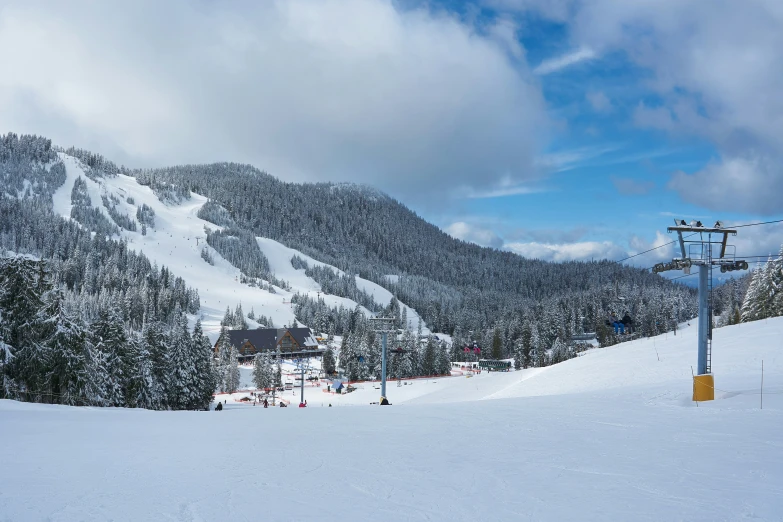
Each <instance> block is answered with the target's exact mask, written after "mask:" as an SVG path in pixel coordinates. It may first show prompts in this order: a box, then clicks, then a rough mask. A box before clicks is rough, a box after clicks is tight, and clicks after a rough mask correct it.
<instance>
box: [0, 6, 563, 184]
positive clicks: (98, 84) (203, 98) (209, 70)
mask: <svg viewBox="0 0 783 522" xmlns="http://www.w3.org/2000/svg"><path fill="white" fill-rule="evenodd" d="M513 34H514V27H513V26H512V25H510V24H509V23H505V22H504V23H498V24H497V25H496V27H494V28H492V30H490V31H482V32H478V31H476V30H474V28H473V27H472V26H470V25H468V24H466V23H464V22H462V21H460V20H459V19H457V18H456V17H452V16H450V15H448V14H444V13H442V12H440V11H438V12H435V11H429V10H426V9H414V10H403V9H402V8H399V7H398V6H397V4H395V3H393V2H391V1H388V0H322V1H308V0H285V1H283V0H279V1H271V0H270V1H265V2H245V3H234V2H189V1H185V0H170V1H166V2H153V1H151V0H145V1H139V2H124V3H118V2H79V3H73V4H72V3H65V2H54V3H47V4H40V3H34V2H22V1H13V0H11V1H7V2H4V3H3V7H2V9H0V48H2V49H6V50H11V49H12V50H13V52H3V53H0V71H2V74H0V122H2V125H3V128H2V129H0V130H1V131H2V132H5V131H15V132H19V133H36V134H43V135H47V136H48V137H51V138H52V139H53V140H54V141H55V142H56V143H58V144H61V145H65V146H67V145H71V144H73V145H77V146H82V147H86V148H90V149H93V150H95V151H96V152H101V153H103V154H105V155H107V156H109V157H111V158H112V159H115V160H116V161H118V162H122V163H128V164H131V165H136V166H145V165H165V164H172V163H185V162H193V163H195V162H208V161H223V160H231V161H241V162H248V163H252V164H254V165H256V166H258V167H260V168H263V169H265V170H267V171H269V172H271V173H272V174H274V175H277V176H279V177H282V178H285V179H289V180H317V181H322V180H329V181H357V182H364V183H368V184H371V185H374V186H377V187H379V188H381V189H385V190H387V191H388V192H390V193H392V194H394V195H398V196H408V197H409V199H410V198H414V197H422V198H429V197H430V194H431V189H434V188H437V187H443V186H447V185H448V186H468V187H484V186H487V184H489V185H490V186H491V185H492V184H493V182H497V181H498V180H500V179H501V178H502V177H504V176H509V175H511V176H512V177H514V179H515V181H516V182H517V183H523V182H524V181H525V180H526V179H529V178H528V176H529V175H530V174H529V173H532V172H533V171H534V169H533V168H531V167H532V164H533V157H534V156H535V154H536V152H537V151H538V149H539V145H540V140H541V139H542V138H541V135H542V133H541V131H540V129H541V128H544V129H546V128H547V125H548V124H547V116H546V114H545V111H544V106H545V104H544V101H543V97H542V96H541V93H540V89H539V86H538V84H537V82H536V81H535V80H534V79H532V76H531V75H530V71H529V69H528V67H527V65H526V63H525V61H524V53H522V50H521V48H520V47H518V45H516V46H515V44H514V42H513V39H512V37H513ZM544 134H545V133H544Z"/></svg>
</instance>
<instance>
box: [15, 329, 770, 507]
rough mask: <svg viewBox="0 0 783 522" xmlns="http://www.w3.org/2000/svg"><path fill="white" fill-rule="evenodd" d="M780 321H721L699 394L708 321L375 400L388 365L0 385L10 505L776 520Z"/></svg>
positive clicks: (392, 391) (396, 390)
mask: <svg viewBox="0 0 783 522" xmlns="http://www.w3.org/2000/svg"><path fill="white" fill-rule="evenodd" d="M781 338H783V318H778V319H774V320H772V319H771V320H767V321H764V322H757V323H752V324H744V325H740V326H733V327H727V328H722V329H719V330H716V331H715V341H714V354H713V359H712V361H713V370H714V372H715V385H716V388H717V389H718V390H717V392H716V400H715V401H713V402H709V403H701V404H699V405H698V406H697V405H696V404H694V403H692V402H691V401H690V394H691V375H690V366H691V365H692V364H694V363H695V359H696V353H695V352H696V343H695V327H693V328H686V329H684V330H682V331H681V332H679V334H678V335H677V336H676V337H674V336H672V335H668V336H661V337H658V338H656V339H648V340H639V341H634V342H631V343H625V344H622V345H619V346H615V347H611V348H606V349H596V350H591V351H589V352H587V353H585V354H584V355H582V356H580V357H578V358H576V359H573V360H571V361H567V362H566V363H562V364H559V365H555V366H553V367H549V368H543V369H533V370H524V371H519V372H510V373H492V374H485V373H482V374H481V375H477V376H474V377H471V378H467V377H464V376H462V377H451V378H442V379H436V380H429V381H427V380H423V381H415V382H414V383H413V384H412V385H405V386H402V387H397V386H396V383H390V387H389V390H388V395H389V397H390V399H391V401H392V403H393V406H390V407H387V408H381V407H377V406H373V407H370V406H365V407H359V405H362V404H365V405H367V404H369V402H371V401H374V400H377V397H378V395H379V393H378V390H375V389H374V388H373V387H372V385H371V384H368V385H365V386H364V389H360V390H357V391H356V392H353V393H351V394H348V395H345V396H332V395H330V394H326V393H324V392H323V391H321V390H320V389H318V388H306V393H307V394H308V395H307V397H308V404H309V407H308V408H291V407H289V408H269V409H264V408H260V407H254V406H252V405H251V406H248V405H245V404H239V403H235V402H233V401H231V400H227V403H226V408H225V410H224V411H222V412H151V411H138V410H123V409H99V408H71V407H59V406H44V405H34V404H23V403H16V402H12V401H0V440H2V442H3V451H2V452H1V453H0V455H2V456H1V457H0V484H2V487H0V520H52V521H58V520H306V519H317V520H325V521H332V520H334V521H337V520H340V521H344V520H373V521H384V520H393V521H399V520H450V521H451V520H456V521H470V522H474V521H476V520H489V521H500V520H515V521H516V520H556V521H561V520H667V521H668V520H688V521H694V520H705V521H708V520H709V521H713V520H730V521H734V520H745V519H752V520H778V521H779V520H782V519H783V435H782V434H781V428H783V357H782V353H781V341H780V339H781ZM762 359H763V361H764V404H763V409H760V395H759V391H760V384H761V361H762ZM243 374H244V375H243V377H244V378H246V377H247V370H245V371H244V372H243ZM411 382H412V381H411ZM288 393H291V392H288ZM319 394H320V395H319ZM292 395H293V394H292ZM317 397H323V398H326V400H322V399H318V398H317ZM291 398H294V397H293V396H292V397H291ZM327 401H329V402H331V403H332V404H333V407H331V408H329V407H328V403H329V402H327ZM348 404H351V405H354V406H355V407H350V408H349V407H338V406H344V405H348Z"/></svg>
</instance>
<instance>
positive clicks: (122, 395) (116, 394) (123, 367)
mask: <svg viewBox="0 0 783 522" xmlns="http://www.w3.org/2000/svg"><path fill="white" fill-rule="evenodd" d="M91 330H92V344H93V346H94V347H95V349H96V352H97V354H96V357H99V358H100V359H101V360H102V364H103V367H104V368H105V370H106V380H105V383H104V385H103V387H104V398H105V400H106V405H107V406H116V407H120V406H126V405H127V401H126V393H127V391H128V388H129V387H130V378H129V372H130V366H131V361H130V358H129V354H128V339H127V335H126V334H125V329H124V327H123V325H122V318H121V316H120V311H119V310H118V309H117V308H110V309H108V310H105V309H104V310H102V311H101V312H100V314H99V316H98V321H96V322H95V323H93V325H92V328H91Z"/></svg>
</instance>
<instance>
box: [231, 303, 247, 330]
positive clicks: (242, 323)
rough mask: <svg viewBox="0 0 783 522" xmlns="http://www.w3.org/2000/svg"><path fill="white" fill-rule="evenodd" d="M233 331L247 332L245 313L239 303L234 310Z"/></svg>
mask: <svg viewBox="0 0 783 522" xmlns="http://www.w3.org/2000/svg"><path fill="white" fill-rule="evenodd" d="M234 330H247V321H246V320H245V313H244V312H243V311H242V303H239V304H238V305H237V307H236V309H235V310H234Z"/></svg>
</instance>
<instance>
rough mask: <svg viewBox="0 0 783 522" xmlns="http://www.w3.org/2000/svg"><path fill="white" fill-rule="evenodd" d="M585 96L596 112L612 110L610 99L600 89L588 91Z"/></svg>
mask: <svg viewBox="0 0 783 522" xmlns="http://www.w3.org/2000/svg"><path fill="white" fill-rule="evenodd" d="M585 97H586V98H587V101H589V102H590V105H591V106H592V107H593V110H595V111H596V112H609V111H611V110H612V101H611V100H610V99H609V97H608V96H607V95H606V94H604V93H603V92H601V91H590V92H588V93H587V94H586V95H585Z"/></svg>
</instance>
